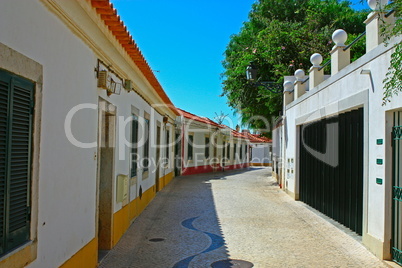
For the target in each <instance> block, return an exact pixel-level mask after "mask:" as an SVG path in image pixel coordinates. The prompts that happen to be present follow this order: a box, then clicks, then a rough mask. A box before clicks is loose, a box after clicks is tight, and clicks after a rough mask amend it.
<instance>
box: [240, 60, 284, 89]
mask: <svg viewBox="0 0 402 268" xmlns="http://www.w3.org/2000/svg"><path fill="white" fill-rule="evenodd" d="M246 77H247V80H248V81H249V82H250V83H252V84H253V85H254V86H255V87H260V86H263V87H264V88H265V89H267V90H269V91H271V92H273V93H282V85H281V84H279V83H276V82H270V81H258V68H257V66H256V65H255V64H254V62H250V64H249V65H248V66H247V68H246Z"/></svg>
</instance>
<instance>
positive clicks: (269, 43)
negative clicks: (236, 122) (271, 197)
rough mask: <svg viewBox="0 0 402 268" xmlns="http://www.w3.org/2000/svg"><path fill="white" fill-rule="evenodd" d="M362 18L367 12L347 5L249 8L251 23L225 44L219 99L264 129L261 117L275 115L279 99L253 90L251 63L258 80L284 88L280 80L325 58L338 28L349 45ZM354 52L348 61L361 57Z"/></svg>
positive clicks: (317, 0)
mask: <svg viewBox="0 0 402 268" xmlns="http://www.w3.org/2000/svg"><path fill="white" fill-rule="evenodd" d="M366 15H367V11H356V10H353V9H352V8H351V7H350V3H349V2H347V1H337V0H259V1H258V2H256V3H255V4H253V6H252V10H251V12H250V13H249V21H247V22H245V23H244V25H243V27H242V29H241V31H240V33H238V34H236V35H233V36H231V39H230V41H229V44H228V45H227V48H226V51H225V59H224V61H223V67H224V68H225V71H224V73H223V74H222V79H223V93H222V96H226V97H227V98H228V104H229V105H230V106H231V107H232V108H233V109H234V110H235V111H236V112H238V113H240V114H241V117H242V121H243V122H242V123H243V124H247V125H248V126H249V127H251V128H254V129H265V128H266V127H267V126H266V121H265V122H264V120H262V118H272V117H276V116H278V114H279V111H280V110H281V109H282V97H283V96H282V94H274V93H271V92H269V91H267V90H266V89H264V88H263V87H259V88H255V87H254V86H253V85H252V84H250V83H249V82H248V81H247V80H246V77H245V70H246V67H247V65H248V64H249V63H250V61H253V62H255V63H256V64H257V65H258V67H259V70H260V73H259V76H260V80H261V81H275V82H278V83H283V76H285V75H293V73H294V71H295V70H296V69H305V70H307V69H308V68H309V67H310V66H311V63H310V61H309V59H310V56H311V55H312V54H313V53H316V52H318V53H320V54H321V55H323V57H324V59H329V57H330V56H329V51H330V50H331V48H332V46H333V44H332V40H331V35H332V33H333V31H335V30H336V29H338V28H342V29H344V30H346V31H347V32H348V34H349V40H353V39H354V38H355V37H357V36H358V35H359V34H360V33H362V32H363V31H364V30H365V26H364V23H363V21H364V20H365V18H366ZM352 48H353V50H352V51H351V52H352V58H357V57H359V56H361V55H362V54H363V53H364V44H359V45H357V46H353V47H352Z"/></svg>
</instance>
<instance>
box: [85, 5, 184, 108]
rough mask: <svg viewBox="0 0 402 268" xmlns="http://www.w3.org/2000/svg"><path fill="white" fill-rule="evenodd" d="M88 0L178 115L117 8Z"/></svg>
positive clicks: (158, 92)
mask: <svg viewBox="0 0 402 268" xmlns="http://www.w3.org/2000/svg"><path fill="white" fill-rule="evenodd" d="M89 1H90V2H91V5H92V7H93V8H95V9H96V12H97V13H98V15H99V16H100V18H101V19H102V20H103V22H104V23H105V25H106V26H107V27H108V28H109V30H110V31H111V33H112V34H113V35H114V37H115V38H116V39H117V40H118V41H119V43H120V45H121V46H122V47H123V48H124V50H125V51H126V52H127V54H128V55H129V56H130V58H131V59H132V60H133V62H134V63H135V64H136V65H137V67H138V68H139V69H140V71H141V72H142V73H143V75H144V76H145V78H146V79H147V80H148V82H149V83H150V84H151V85H152V87H153V88H154V89H155V91H156V92H157V94H158V95H159V96H160V97H161V99H162V100H163V101H164V102H165V103H166V104H168V105H169V106H170V109H171V110H172V111H173V112H174V113H175V114H177V115H178V112H177V110H176V108H175V107H174V105H173V103H172V102H171V100H170V99H169V97H168V96H167V94H166V93H165V91H164V90H163V88H162V86H161V84H160V83H159V81H158V79H157V78H156V77H155V74H154V73H153V72H152V70H151V68H150V67H149V64H148V63H147V61H146V60H145V58H144V56H143V55H142V53H141V51H140V49H139V48H138V46H137V44H136V43H135V41H134V40H133V37H132V36H131V35H130V33H129V31H128V30H127V26H125V25H124V23H123V21H122V20H121V19H120V16H118V15H117V10H116V9H115V8H113V4H112V3H110V1H109V0H89Z"/></svg>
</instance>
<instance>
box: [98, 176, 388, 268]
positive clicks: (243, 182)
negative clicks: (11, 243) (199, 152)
mask: <svg viewBox="0 0 402 268" xmlns="http://www.w3.org/2000/svg"><path fill="white" fill-rule="evenodd" d="M270 172H271V169H270V168H251V169H249V170H241V171H237V172H234V171H232V172H224V173H210V174H203V175H194V176H185V177H178V178H175V179H174V180H173V181H172V182H171V183H170V184H169V185H168V186H167V187H166V188H164V189H163V190H162V191H161V192H159V193H158V194H157V196H156V197H155V199H154V200H153V201H152V202H151V204H150V205H149V206H148V207H147V208H146V209H145V210H144V212H143V213H142V214H141V215H140V216H139V217H138V218H137V219H136V220H135V221H134V223H133V224H132V225H131V227H130V228H129V230H128V231H127V233H126V234H125V235H124V236H123V238H122V239H121V240H120V242H119V243H118V244H117V246H116V247H115V248H114V249H113V250H112V251H110V252H109V254H108V255H107V256H106V257H105V258H104V259H103V261H102V263H101V264H100V267H108V268H109V267H110V268H112V267H113V268H115V267H116V268H119V267H135V268H158V267H161V268H169V267H200V268H204V267H251V266H247V262H249V263H252V264H253V265H254V266H253V267H261V268H267V267H385V266H384V264H383V263H382V262H381V261H380V260H378V259H377V258H376V257H375V256H373V255H372V254H371V253H370V252H369V251H367V250H366V249H365V248H364V246H362V245H361V244H360V242H358V241H357V240H358V239H359V237H358V236H355V237H353V236H350V235H348V234H346V233H345V232H344V231H342V230H340V229H339V228H337V227H335V226H334V225H333V223H331V221H329V220H328V219H326V217H324V216H322V215H321V214H320V213H318V212H316V211H314V210H312V209H310V208H309V207H308V206H306V205H304V204H303V203H301V202H296V201H294V200H292V199H291V198H290V197H289V196H287V195H286V194H285V193H284V192H283V191H282V190H280V189H279V187H278V186H277V185H276V183H275V182H274V180H272V179H271V177H270V175H271V174H270ZM228 259H234V260H239V261H238V262H237V263H236V262H233V263H232V264H233V265H232V266H231V265H229V264H228V262H227V261H226V262H225V260H228ZM241 260H242V261H246V262H241ZM219 261H223V262H219ZM236 265H237V266H236Z"/></svg>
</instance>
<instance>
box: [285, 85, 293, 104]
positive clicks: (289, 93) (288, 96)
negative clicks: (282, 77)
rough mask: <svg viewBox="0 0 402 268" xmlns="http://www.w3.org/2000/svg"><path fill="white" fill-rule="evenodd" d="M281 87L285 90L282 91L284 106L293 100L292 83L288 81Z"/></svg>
mask: <svg viewBox="0 0 402 268" xmlns="http://www.w3.org/2000/svg"><path fill="white" fill-rule="evenodd" d="M283 87H284V89H285V90H284V91H283V104H284V106H286V105H288V104H289V103H291V102H292V101H293V100H294V90H293V83H292V82H290V81H285V83H283Z"/></svg>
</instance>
